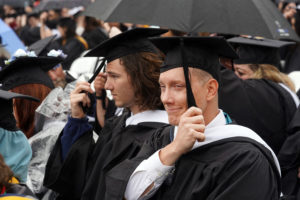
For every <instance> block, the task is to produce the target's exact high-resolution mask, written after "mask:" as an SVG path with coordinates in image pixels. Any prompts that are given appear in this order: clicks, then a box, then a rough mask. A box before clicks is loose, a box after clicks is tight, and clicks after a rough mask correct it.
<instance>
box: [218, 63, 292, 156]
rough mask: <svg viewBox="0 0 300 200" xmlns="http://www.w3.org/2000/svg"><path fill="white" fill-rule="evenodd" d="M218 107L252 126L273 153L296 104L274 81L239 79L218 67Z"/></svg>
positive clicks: (241, 123) (280, 140)
mask: <svg viewBox="0 0 300 200" xmlns="http://www.w3.org/2000/svg"><path fill="white" fill-rule="evenodd" d="M219 106H220V108H221V109H223V111H224V112H226V113H228V114H229V115H230V117H231V118H233V119H234V120H235V121H236V122H237V123H238V124H240V125H242V126H246V127H248V128H250V129H252V130H253V131H254V132H256V133H257V134H259V136H260V137H261V138H262V139H263V140H264V141H266V143H267V144H268V145H269V146H270V147H271V148H272V149H273V151H274V153H275V154H276V155H277V154H278V152H279V150H280V148H281V146H282V145H283V143H284V141H285V139H286V137H287V136H288V135H287V130H286V129H287V127H288V124H289V123H290V121H291V119H292V117H293V115H294V113H295V111H296V105H295V103H294V101H293V99H292V97H291V95H290V94H289V93H288V92H287V91H286V90H285V89H283V88H282V87H281V86H280V85H278V84H277V83H274V82H271V81H268V80H264V79H248V80H241V79H239V78H238V77H237V76H236V75H235V74H234V73H233V72H232V71H230V70H228V69H222V70H221V88H220V90H219Z"/></svg>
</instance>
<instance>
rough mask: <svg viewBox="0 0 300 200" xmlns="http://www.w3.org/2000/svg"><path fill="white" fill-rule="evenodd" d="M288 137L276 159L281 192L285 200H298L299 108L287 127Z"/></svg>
mask: <svg viewBox="0 0 300 200" xmlns="http://www.w3.org/2000/svg"><path fill="white" fill-rule="evenodd" d="M288 133H289V136H288V138H287V139H286V141H285V143H284V145H283V146H282V148H281V150H280V152H279V154H278V159H279V162H280V165H281V171H282V192H283V194H284V195H286V196H287V197H289V198H287V199H291V200H292V199H300V179H299V178H298V168H299V167H300V107H298V109H297V112H296V113H295V115H294V118H293V120H292V121H291V123H290V125H289V127H288Z"/></svg>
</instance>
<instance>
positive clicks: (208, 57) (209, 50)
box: [151, 37, 238, 107]
mask: <svg viewBox="0 0 300 200" xmlns="http://www.w3.org/2000/svg"><path fill="white" fill-rule="evenodd" d="M151 41H152V42H153V43H154V44H155V45H156V46H157V47H158V48H159V49H160V50H161V51H162V52H163V53H164V54H165V60H164V63H163V65H162V67H161V72H164V71H167V70H170V69H173V68H177V67H183V68H184V76H185V80H186V86H187V100H188V106H189V107H191V106H196V104H195V100H194V96H193V93H192V90H191V86H190V82H189V76H188V67H193V68H199V69H201V70H204V71H206V72H208V73H209V74H211V75H212V76H213V77H214V78H215V79H216V80H219V76H220V75H219V73H220V64H219V57H227V58H237V57H238V56H237V54H236V53H235V51H234V50H233V48H232V47H231V46H230V45H229V44H228V43H227V41H226V40H225V39H224V38H223V37H166V38H153V39H151Z"/></svg>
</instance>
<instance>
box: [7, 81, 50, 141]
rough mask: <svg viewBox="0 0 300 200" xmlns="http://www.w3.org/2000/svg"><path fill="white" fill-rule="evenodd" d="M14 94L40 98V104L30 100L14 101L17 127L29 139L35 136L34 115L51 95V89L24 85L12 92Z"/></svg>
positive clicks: (35, 85) (40, 85)
mask: <svg viewBox="0 0 300 200" xmlns="http://www.w3.org/2000/svg"><path fill="white" fill-rule="evenodd" d="M11 91H12V92H16V93H20V94H26V95H30V96H33V97H35V98H38V99H39V100H40V102H35V101H30V100H28V99H15V100H14V114H15V118H16V121H17V126H18V127H19V128H20V129H21V130H22V131H23V132H24V133H25V135H26V137H27V138H30V137H31V136H33V135H34V115H35V110H36V109H37V107H38V106H39V105H40V104H41V103H42V101H43V100H44V99H45V98H46V96H47V95H48V94H49V92H50V91H51V89H50V88H49V87H47V86H45V85H42V84H24V85H20V86H17V87H15V88H13V89H12V90H11Z"/></svg>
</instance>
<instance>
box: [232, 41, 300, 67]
mask: <svg viewBox="0 0 300 200" xmlns="http://www.w3.org/2000/svg"><path fill="white" fill-rule="evenodd" d="M227 41H228V42H229V43H231V44H232V45H234V46H237V54H238V55H239V58H238V59H234V60H233V63H235V64H270V65H274V66H275V67H277V68H280V53H279V48H280V47H283V46H287V45H293V44H295V43H294V42H287V41H279V40H271V39H266V38H253V37H251V38H245V37H235V38H231V39H228V40H227Z"/></svg>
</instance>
